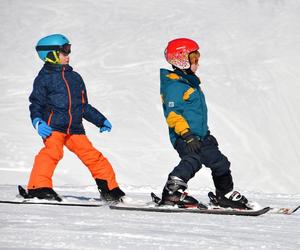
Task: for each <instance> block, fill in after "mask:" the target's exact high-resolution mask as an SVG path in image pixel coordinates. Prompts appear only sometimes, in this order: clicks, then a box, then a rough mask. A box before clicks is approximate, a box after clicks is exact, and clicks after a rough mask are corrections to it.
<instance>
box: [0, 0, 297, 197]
mask: <svg viewBox="0 0 300 250" xmlns="http://www.w3.org/2000/svg"><path fill="white" fill-rule="evenodd" d="M140 2H141V1H134V0H131V1H101V2H98V1H76V2H75V3H74V2H73V1H68V0H67V1H64V2H63V3H60V2H58V1H49V2H48V3H47V4H46V3H44V2H43V3H41V2H40V1H37V0H36V1H32V0H31V1H16V0H12V1H8V0H3V1H1V2H0V7H1V15H0V18H1V20H0V21H1V22H0V23H1V24H0V25H1V31H2V32H1V41H2V42H1V46H0V50H1V57H0V69H1V76H0V78H1V81H0V82H1V89H2V98H1V100H0V104H1V113H0V116H1V121H2V123H1V125H0V126H1V130H0V131H1V132H0V133H1V136H0V140H1V145H3V147H2V149H1V151H0V154H1V158H0V159H1V160H0V171H1V179H0V181H1V183H2V184H15V183H20V182H21V183H26V182H27V179H28V175H29V172H30V170H31V166H32V163H33V158H34V156H35V154H36V153H37V151H38V150H39V149H40V148H41V146H42V142H41V140H40V138H39V137H38V136H37V135H36V134H35V132H34V131H33V129H32V126H31V124H30V120H29V112H28V95H29V94H30V91H31V88H32V81H33V79H34V77H35V75H36V74H37V72H38V70H39V69H40V67H41V65H42V63H41V61H40V60H39V58H38V57H37V55H36V52H35V51H34V45H35V44H36V41H37V40H38V39H39V38H40V37H42V36H44V35H47V34H49V33H57V32H61V33H64V34H66V35H67V36H68V37H69V38H70V39H71V42H72V44H73V48H72V49H73V50H72V55H71V56H72V57H71V65H73V66H74V68H75V70H77V71H79V72H80V73H81V74H82V76H83V78H84V80H85V82H86V85H87V88H88V93H89V99H90V102H91V103H92V104H93V105H94V106H95V107H97V108H99V109H100V110H101V111H102V112H103V113H104V114H106V115H107V117H108V118H109V119H110V120H111V122H112V124H113V132H112V133H111V134H104V135H100V134H99V133H98V130H97V129H96V128H95V127H93V126H92V125H90V124H88V123H86V124H85V125H86V128H87V134H88V136H89V137H90V138H91V140H92V141H93V143H94V144H95V146H96V147H98V148H99V149H100V150H102V151H103V152H104V153H105V155H107V156H108V157H109V159H110V160H111V162H112V163H113V165H114V167H115V168H116V171H117V173H118V178H119V181H120V182H121V183H124V184H125V183H126V184H130V185H139V184H144V183H149V182H150V183H149V184H156V185H162V183H163V182H164V181H165V178H166V175H167V173H168V172H169V171H170V170H171V169H172V168H173V167H174V166H175V165H176V164H177V162H178V156H177V154H176V152H174V150H173V149H172V147H171V145H170V143H169V139H168V135H167V127H166V125H165V121H164V118H163V114H162V109H161V103H160V96H159V68H160V67H169V66H168V65H167V64H166V63H165V61H164V57H163V50H164V48H165V46H166V44H167V42H168V40H170V39H173V38H175V37H184V36H186V37H191V38H193V39H195V40H197V41H199V43H200V46H201V52H202V60H201V62H200V63H201V67H200V70H199V76H200V77H201V79H202V82H203V85H202V88H203V90H204V92H205V94H206V98H207V103H208V107H209V125H210V129H211V131H212V133H213V134H214V135H215V136H216V137H217V138H218V139H219V142H220V145H221V149H222V150H223V152H224V153H225V154H226V155H228V157H229V159H230V160H231V162H232V170H233V174H234V177H235V179H236V185H237V187H239V188H242V189H249V190H257V191H258V190H264V191H268V192H284V193H299V192H300V185H298V179H299V178H300V170H299V163H300V155H299V152H298V150H297V149H298V148H299V147H300V140H299V137H300V111H299V108H298V107H297V106H298V105H299V98H298V96H299V94H298V90H299V84H298V82H299V80H298V79H299V78H300V77H299V75H300V73H299V70H298V68H299V65H300V59H299V52H300V43H299V41H300V22H299V15H298V13H299V9H300V3H299V1H293V0H292V1H266V2H261V1H242V2H241V1H230V2H229V1H228V2H224V1H210V3H207V2H206V1H187V2H186V4H185V5H184V7H183V6H182V7H180V6H181V5H182V2H181V1H171V2H168V1H163V2H161V1H151V3H146V2H144V3H143V4H141V3H140ZM201 172H202V173H201V174H198V175H197V177H196V178H195V179H194V180H193V181H192V183H191V184H192V186H194V187H196V188H200V187H207V186H210V185H211V184H212V183H211V181H210V177H209V171H207V170H206V169H205V170H202V171H201ZM136 176H138V178H135V177H136ZM55 184H56V185H64V184H74V185H87V184H93V180H91V178H90V175H89V173H88V172H87V170H86V169H85V167H84V166H82V164H81V162H80V161H78V160H77V159H76V157H75V156H73V155H72V154H71V153H69V152H68V151H67V150H66V152H65V158H64V160H62V161H61V163H60V164H59V167H58V169H57V172H56V176H55Z"/></svg>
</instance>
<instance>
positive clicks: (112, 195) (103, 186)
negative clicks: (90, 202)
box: [96, 179, 125, 202]
mask: <svg viewBox="0 0 300 250" xmlns="http://www.w3.org/2000/svg"><path fill="white" fill-rule="evenodd" d="M96 183H97V186H98V190H99V193H100V198H101V200H103V201H107V202H112V201H122V197H123V196H125V193H124V192H123V191H122V190H121V189H120V188H119V187H116V188H114V189H112V190H109V189H108V185H107V181H105V180H100V179H96Z"/></svg>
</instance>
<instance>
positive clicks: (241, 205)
mask: <svg viewBox="0 0 300 250" xmlns="http://www.w3.org/2000/svg"><path fill="white" fill-rule="evenodd" d="M208 197H209V199H210V201H211V203H212V204H213V205H215V206H220V207H224V208H236V209H251V208H250V207H249V206H247V204H248V200H247V198H246V197H245V196H244V195H241V194H240V193H239V192H238V191H230V192H228V193H227V194H222V193H221V192H218V190H217V191H216V195H214V194H213V193H212V192H210V193H209V194H208Z"/></svg>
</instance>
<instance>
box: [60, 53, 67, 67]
mask: <svg viewBox="0 0 300 250" xmlns="http://www.w3.org/2000/svg"><path fill="white" fill-rule="evenodd" d="M59 61H60V64H63V65H65V64H69V62H70V56H69V55H67V54H65V53H62V52H60V53H59Z"/></svg>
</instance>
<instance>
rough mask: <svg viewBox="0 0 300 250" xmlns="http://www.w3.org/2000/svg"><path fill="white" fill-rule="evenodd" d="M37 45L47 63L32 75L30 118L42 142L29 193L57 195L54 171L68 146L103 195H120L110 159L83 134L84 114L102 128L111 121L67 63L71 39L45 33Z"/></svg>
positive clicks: (116, 197)
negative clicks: (89, 97) (90, 100)
mask: <svg viewBox="0 0 300 250" xmlns="http://www.w3.org/2000/svg"><path fill="white" fill-rule="evenodd" d="M36 50H37V52H38V55H39V57H40V58H41V59H42V60H43V61H44V62H45V64H44V66H43V68H42V69H41V70H40V72H39V74H38V76H37V77H36V78H35V80H34V85H33V90H32V93H31V95H30V97H29V101H30V103H31V104H30V107H29V108H30V115H31V120H32V124H33V126H34V128H35V129H36V130H37V132H38V134H39V135H40V136H41V137H42V138H43V141H44V144H45V147H44V148H42V149H41V151H40V152H39V153H38V154H37V156H36V157H35V161H34V165H33V169H32V172H31V175H30V179H29V183H28V198H34V197H37V198H40V199H49V200H58V201H60V200H61V198H60V197H59V196H58V195H57V193H56V192H55V191H54V190H53V185H52V175H53V173H54V170H55V168H56V165H57V163H58V162H59V160H60V159H61V158H62V157H63V147H64V146H66V147H67V148H68V149H69V150H70V151H72V152H73V153H75V154H76V155H77V156H78V158H79V159H80V160H81V161H82V162H83V163H84V164H85V165H86V166H87V167H88V169H89V170H90V172H91V174H92V176H93V178H94V179H95V181H96V184H97V186H98V190H99V191H100V195H101V198H102V199H103V200H106V201H119V200H121V198H122V197H123V196H124V195H125V193H124V192H123V191H122V190H121V189H120V188H119V185H118V183H117V181H116V178H115V173H114V170H113V168H112V166H111V164H110V163H109V161H108V160H107V159H106V158H105V157H104V156H103V155H102V153H101V152H99V151H98V150H97V149H95V148H94V147H93V145H92V143H91V142H90V141H89V139H88V138H87V136H86V135H85V130H84V128H83V125H82V118H84V119H86V120H87V121H89V122H91V123H93V124H94V125H96V126H97V127H99V128H100V132H103V131H108V132H109V131H110V130H111V127H112V126H111V123H110V122H109V121H108V120H107V118H106V117H105V116H104V115H103V114H101V113H100V112H99V111H98V110H97V109H95V108H94V107H93V106H91V105H90V104H89V103H88V99H87V91H86V88H85V84H84V82H83V80H82V78H81V76H80V75H79V74H78V73H77V72H75V71H73V68H72V67H71V66H70V65H69V59H70V55H69V54H70V53H71V44H70V42H69V40H68V39H67V38H66V37H65V36H64V35H61V34H54V35H50V36H46V37H44V38H42V39H40V40H39V42H38V44H37V46H36Z"/></svg>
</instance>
